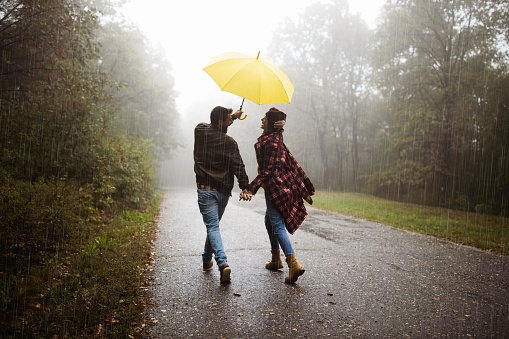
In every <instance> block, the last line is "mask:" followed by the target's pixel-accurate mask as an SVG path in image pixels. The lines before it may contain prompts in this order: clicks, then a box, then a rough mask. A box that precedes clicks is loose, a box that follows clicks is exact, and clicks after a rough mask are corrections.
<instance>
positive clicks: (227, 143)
mask: <svg viewBox="0 0 509 339" xmlns="http://www.w3.org/2000/svg"><path fill="white" fill-rule="evenodd" d="M194 172H195V174H196V183H197V184H198V185H203V186H208V187H210V188H212V189H215V190H217V191H218V192H221V193H224V194H227V195H229V196H230V195H231V191H232V188H233V183H234V176H235V177H237V180H238V182H239V187H240V189H244V188H246V187H247V185H248V184H249V179H248V177H247V174H246V169H245V166H244V162H243V161H242V157H241V156H240V152H239V147H238V145H237V142H236V141H235V140H234V139H233V138H232V137H230V136H228V135H227V134H226V133H224V132H223V131H221V129H220V128H219V127H218V126H214V125H211V124H206V123H200V124H198V125H197V126H196V127H195V129H194Z"/></svg>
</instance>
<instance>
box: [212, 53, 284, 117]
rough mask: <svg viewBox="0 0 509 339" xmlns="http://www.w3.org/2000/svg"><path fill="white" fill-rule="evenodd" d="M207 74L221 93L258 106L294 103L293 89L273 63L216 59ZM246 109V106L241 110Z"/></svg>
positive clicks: (232, 55) (231, 56)
mask: <svg viewBox="0 0 509 339" xmlns="http://www.w3.org/2000/svg"><path fill="white" fill-rule="evenodd" d="M203 70H204V71H205V72H206V73H207V74H208V75H209V76H210V77H211V78H212V79H213V80H214V81H215V82H216V84H217V85H218V86H219V88H221V90H223V91H225V92H229V93H233V94H236V95H238V96H241V97H242V98H245V99H248V100H250V101H252V102H254V103H255V104H258V105H264V104H279V103H287V104H289V103H290V100H291V99H292V94H293V90H294V88H293V85H292V83H291V82H290V79H288V77H287V76H286V74H284V73H283V71H281V70H280V69H279V68H277V67H276V66H274V65H273V64H272V63H271V62H270V61H269V60H267V59H264V58H260V52H258V56H256V57H255V56H250V55H246V54H242V53H224V54H220V55H218V56H215V57H213V58H212V59H211V60H210V61H209V63H208V64H207V66H205V68H203ZM241 109H242V106H241Z"/></svg>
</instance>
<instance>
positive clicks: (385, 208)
mask: <svg viewBox="0 0 509 339" xmlns="http://www.w3.org/2000/svg"><path fill="white" fill-rule="evenodd" d="M313 201H314V203H313V207H316V208H319V209H323V210H327V211H333V212H337V213H341V214H345V215H349V216H353V217H356V218H360V219H365V220H369V221H373V222H378V223H382V224H385V225H389V226H394V227H397V228H400V229H404V230H409V231H412V232H416V233H420V234H425V235H432V236H435V237H438V238H440V239H445V240H448V241H452V242H455V243H458V244H464V245H469V246H474V247H477V248H480V249H483V250H488V251H493V252H496V253H501V254H509V222H508V220H507V218H505V217H499V216H492V215H485V214H479V213H474V212H463V211H456V210H450V209H446V208H440V207H430V206H422V205H415V204H405V203H399V202H395V201H390V200H384V199H381V198H376V197H373V196H370V195H366V194H357V193H338V192H329V191H317V192H316V195H315V196H314V197H313Z"/></svg>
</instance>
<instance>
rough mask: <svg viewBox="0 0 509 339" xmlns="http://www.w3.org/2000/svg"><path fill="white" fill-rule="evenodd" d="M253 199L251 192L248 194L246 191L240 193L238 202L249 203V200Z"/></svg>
mask: <svg viewBox="0 0 509 339" xmlns="http://www.w3.org/2000/svg"><path fill="white" fill-rule="evenodd" d="M252 197H253V194H251V192H249V191H248V190H243V191H242V192H241V193H240V196H239V201H240V200H244V201H246V200H247V201H251V198H252Z"/></svg>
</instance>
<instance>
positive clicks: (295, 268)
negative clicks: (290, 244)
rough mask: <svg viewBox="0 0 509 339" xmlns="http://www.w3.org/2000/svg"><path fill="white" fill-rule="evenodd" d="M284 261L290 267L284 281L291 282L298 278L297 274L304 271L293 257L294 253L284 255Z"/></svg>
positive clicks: (299, 274)
mask: <svg viewBox="0 0 509 339" xmlns="http://www.w3.org/2000/svg"><path fill="white" fill-rule="evenodd" d="M286 262H287V263H288V267H289V268H290V274H289V275H288V277H286V278H285V283H287V284H293V283H294V282H296V281H297V279H299V276H301V275H303V274H304V272H305V271H306V270H305V269H303V268H302V266H301V265H300V264H299V262H298V261H297V258H295V254H290V255H289V256H287V257H286Z"/></svg>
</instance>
